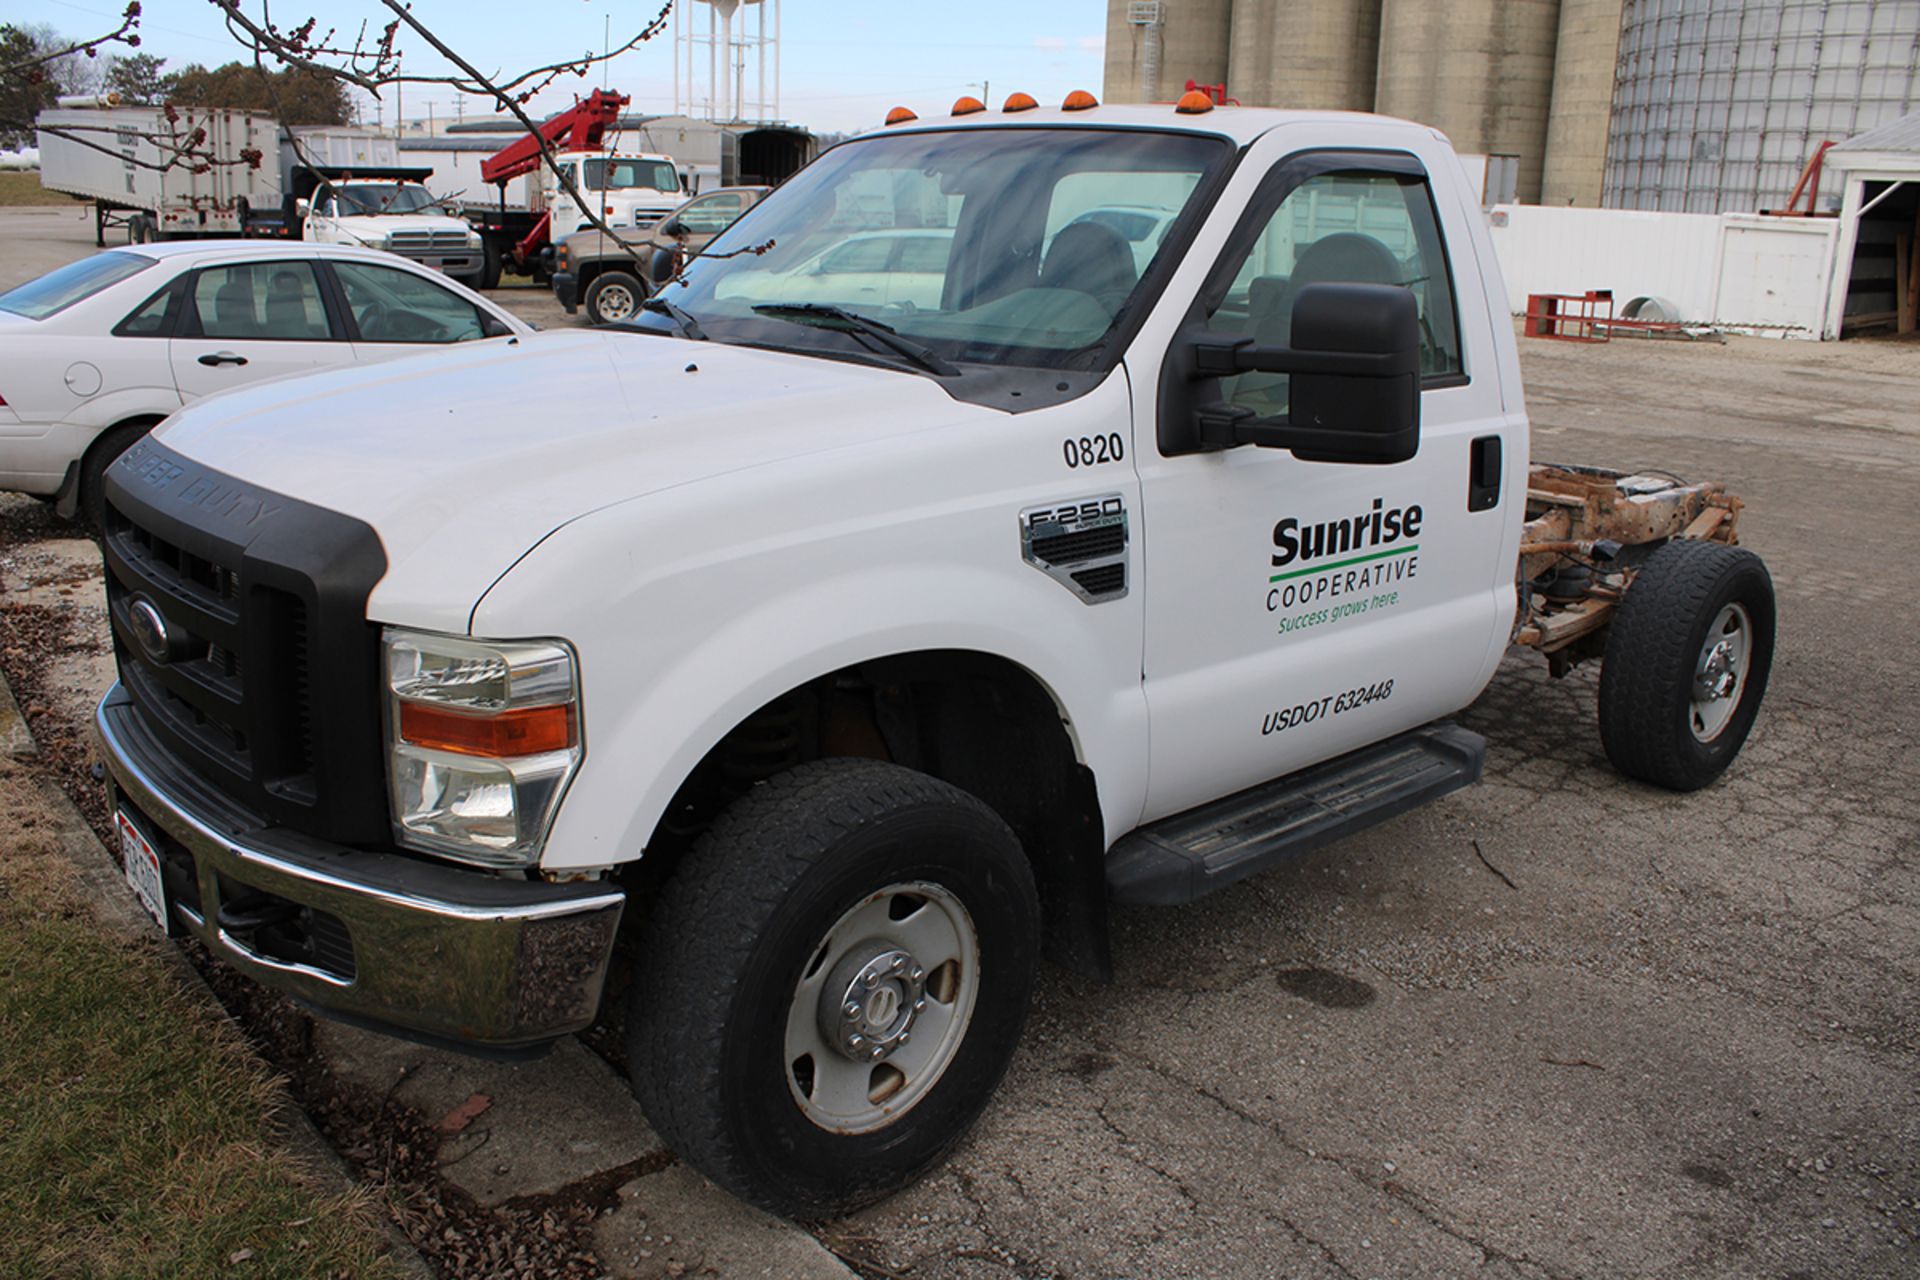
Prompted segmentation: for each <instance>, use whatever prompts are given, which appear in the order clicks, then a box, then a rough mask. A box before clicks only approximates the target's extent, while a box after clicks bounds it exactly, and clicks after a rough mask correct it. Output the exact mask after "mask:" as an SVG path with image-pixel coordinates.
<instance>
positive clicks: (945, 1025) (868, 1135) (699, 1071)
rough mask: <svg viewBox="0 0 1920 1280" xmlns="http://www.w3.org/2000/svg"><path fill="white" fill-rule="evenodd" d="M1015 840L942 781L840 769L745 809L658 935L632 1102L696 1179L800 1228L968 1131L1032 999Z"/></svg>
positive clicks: (688, 877)
mask: <svg viewBox="0 0 1920 1280" xmlns="http://www.w3.org/2000/svg"><path fill="white" fill-rule="evenodd" d="M1039 929H1040V914H1039V901H1038V896H1037V894H1036V891H1035V889H1034V882H1033V874H1032V871H1031V869H1030V867H1029V866H1028V864H1027V860H1026V856H1025V854H1024V853H1023V852H1022V851H1021V848H1020V845H1019V842H1018V841H1017V840H1016V839H1015V838H1014V835H1013V832H1012V831H1010V830H1009V829H1008V828H1007V825H1006V823H1004V822H1003V821H1001V820H1000V818H999V817H998V816H996V815H995V814H994V813H993V811H992V810H990V809H988V808H987V807H986V806H985V805H984V804H982V803H980V801H978V800H976V799H974V798H973V797H972V796H970V795H968V794H966V793H965V792H963V791H960V790H958V789H956V788H954V787H952V786H949V785H947V784H946V783H944V782H941V781H938V780H937V779H934V778H930V777H927V776H925V775H924V774H919V773H915V772H913V771H911V770H908V769H903V768H900V767H898V766H896V765H891V764H883V763H879V762H876V761H871V760H823V761H818V762H815V763H812V764H808V765H803V766H801V767H799V768H797V769H793V770H791V771H789V772H787V773H785V774H782V775H780V776H778V777H775V778H773V779H771V780H770V781H768V782H766V783H763V784H761V785H760V786H757V787H755V788H754V789H753V790H752V791H750V792H748V793H747V794H746V795H745V796H743V797H742V798H741V799H740V800H738V801H736V802H735V803H734V804H733V806H732V807H731V808H729V809H728V810H727V811H726V813H724V814H723V815H722V816H721V817H720V819H719V820H718V821H717V822H716V823H715V824H714V826H713V827H712V829H711V830H709V831H708V833H707V834H706V835H705V836H704V837H703V838H702V840H701V841H700V843H699V845H698V846H696V847H695V849H694V850H693V852H691V853H690V854H689V855H688V856H687V860H686V862H685V863H684V864H683V865H682V866H681V867H680V868H679V869H678V870H677V871H676V872H675V874H674V876H673V878H672V880H671V881H670V882H669V884H668V885H667V887H666V889H665V890H664V892H663V893H662V895H661V897H660V899H659V901H658V903H657V904H656V906H655V908H654V911H653V913H652V917H651V920H650V921H649V924H648V926H647V934H646V939H645V942H644V944H643V954H642V956H641V958H640V968H639V972H638V975H637V980H636V982H635V984H634V987H633V995H632V1006H631V1009H630V1011H629V1015H628V1021H627V1026H628V1031H627V1034H628V1053H629V1062H630V1065H631V1069H632V1072H633V1088H634V1092H635V1094H636V1095H638V1097H639V1099H640V1102H641V1105H642V1107H643V1108H644V1109H645V1110H646V1112H647V1115H648V1118H649V1119H651V1120H652V1121H653V1124H654V1126H655V1127H656V1128H657V1129H658V1130H659V1131H660V1134H661V1136H662V1137H664V1138H665V1139H666V1140H667V1142H668V1144H669V1145H671V1146H672V1147H673V1149H674V1150H675V1151H677V1152H678V1153H679V1154H680V1156H681V1157H682V1158H683V1159H685V1160H686V1161H687V1162H688V1163H689V1164H691V1165H693V1166H694V1167H695V1168H697V1169H699V1170H700V1171H701V1172H702V1173H705V1174H706V1175H707V1176H708V1177H710V1178H712V1179H713V1180H714V1181H715V1182H716V1183H718V1184H720V1185H721V1186H722V1187H725V1188H726V1189H727V1190H729V1191H731V1192H733V1193H734V1194H735V1195H738V1196H739V1197H741V1198H742V1199H744V1200H748V1201H751V1202H752V1203H754V1204H758V1205H760V1206H762V1207H764V1208H766V1209H769V1210H772V1211H773V1212H775V1213H780V1214H785V1215H787V1216H790V1217H817V1216H823V1215H830V1214H837V1213H842V1212H845V1211H847V1210H849V1209H852V1208H855V1207H858V1206H859V1205H862V1204H866V1203H869V1202H871V1201H873V1200H876V1199H879V1198H880V1197H882V1196H885V1195H887V1194H889V1193H891V1192H893V1191H895V1190H898V1189H899V1188H900V1187H902V1186H905V1185H906V1184H907V1183H909V1182H911V1181H912V1180H913V1179H914V1178H916V1177H918V1176H919V1175H920V1174H921V1173H922V1172H924V1171H925V1170H926V1169H927V1168H928V1167H930V1166H931V1165H933V1164H934V1163H935V1162H937V1161H938V1160H940V1159H941V1158H942V1157H943V1156H945V1155H946V1153H947V1152H948V1151H949V1150H950V1149H951V1148H952V1147H953V1145H954V1143H955V1142H957V1141H958V1140H959V1139H960V1138H961V1136H962V1135H964V1134H965V1133H966V1131H967V1130H968V1129H969V1128H970V1127H971V1126H972V1124H973V1122H974V1120H975V1119H976V1118H977V1117H978V1116H979V1114H980V1112H981V1110H982V1109H983V1108H984V1107H985V1106H986V1103H987V1100H988V1099H989V1098H990V1097H991V1096H992V1093H993V1090H994V1088H995V1086H996V1085H997V1084H998V1083H999V1081H1000V1077H1001V1076H1002V1075H1003V1074H1004V1073H1005V1071H1006V1068H1007V1064H1008V1062H1009V1061H1010V1060H1011V1058H1012V1056H1013V1049H1014V1045H1015V1044H1016V1042H1017V1041H1018V1040H1019V1037H1020V1031H1021V1028H1022V1027H1023V1026H1024V1025H1025V1022H1026V1015H1027V1003H1028V999H1029V997H1030V995H1031V993H1032V988H1033V977H1034V969H1035V965H1036V961H1037V956H1038V943H1039Z"/></svg>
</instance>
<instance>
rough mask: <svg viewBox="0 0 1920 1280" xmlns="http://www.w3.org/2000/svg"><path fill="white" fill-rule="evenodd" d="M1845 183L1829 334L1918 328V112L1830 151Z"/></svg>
mask: <svg viewBox="0 0 1920 1280" xmlns="http://www.w3.org/2000/svg"><path fill="white" fill-rule="evenodd" d="M1825 165H1826V166H1827V167H1828V168H1830V169H1832V170H1834V171H1835V173H1836V174H1837V175H1838V176H1839V178H1840V180H1841V185H1842V200H1841V206H1840V243H1839V246H1838V260H1837V264H1836V269H1835V270H1834V272H1833V278H1832V283H1831V285H1830V287H1829V290H1828V295H1827V312H1826V322H1825V325H1824V326H1823V330H1822V333H1821V336H1822V337H1825V338H1839V337H1845V336H1847V335H1849V334H1853V333H1861V332H1865V331H1867V330H1871V329H1886V328H1890V329H1892V330H1894V331H1895V332H1898V333H1911V332H1913V331H1914V329H1915V325H1916V317H1915V310H1916V307H1917V306H1920V111H1916V112H1914V113H1913V114H1912V115H1908V116H1902V117H1901V118H1900V119H1898V120H1895V121H1893V122H1892V123H1890V124H1883V125H1881V126H1880V127H1879V128H1877V129H1870V130H1868V131H1867V132H1865V133H1862V134H1859V135H1858V136H1856V137H1852V138H1849V139H1847V140H1846V141H1845V142H1842V143H1840V144H1839V145H1838V146H1835V147H1832V148H1830V149H1829V150H1828V151H1827V154H1826V158H1825Z"/></svg>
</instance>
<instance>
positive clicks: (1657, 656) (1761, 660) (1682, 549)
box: [1600, 539, 1774, 791]
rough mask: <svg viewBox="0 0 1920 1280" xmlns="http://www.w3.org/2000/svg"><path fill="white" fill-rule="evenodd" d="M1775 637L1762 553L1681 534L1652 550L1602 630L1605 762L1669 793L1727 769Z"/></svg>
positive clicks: (1763, 680) (1755, 703) (1756, 708)
mask: <svg viewBox="0 0 1920 1280" xmlns="http://www.w3.org/2000/svg"><path fill="white" fill-rule="evenodd" d="M1773 640H1774V599H1773V579H1772V578H1771V577H1770V576H1768V574H1767V566H1766V565H1765V564H1764V563H1762V561H1761V559H1760V557H1758V556H1756V555H1754V554H1753V553H1752V552H1751V551H1744V550H1742V549H1740V548H1739V547H1730V546H1727V545H1725V544H1724V543H1718V542H1700V541H1697V540H1688V539H1682V540H1678V541H1674V542H1669V543H1668V544H1667V545H1665V546H1664V547H1661V548H1660V549H1659V550H1658V551H1656V552H1654V553H1653V555H1652V556H1651V557H1649V558H1648V560H1647V562H1646V564H1645V565H1644V566H1642V568H1641V570H1640V573H1639V575H1638V576H1637V577H1636V578H1635V579H1634V580H1633V584H1632V585H1631V586H1630V587H1629V588H1628V589H1627V594H1626V596H1625V598H1624V599H1622V600H1621V602H1620V607H1619V609H1618V610H1617V611H1616V612H1615V614H1614V619H1613V623H1612V625H1611V627H1610V628H1609V630H1608V634H1607V654H1606V661H1605V665H1604V666H1603V667H1602V668H1601V671H1600V741H1601V742H1602V743H1603V744H1604V745H1605V747H1606V750H1607V759H1608V760H1610V761H1612V762H1613V767H1614V768H1616V769H1618V770H1619V771H1620V772H1621V773H1624V774H1626V775H1627V776H1628V777H1630V778H1638V779H1640V780H1641V781H1642V782H1651V783H1653V784H1655V785H1656V786H1662V787H1666V788H1668V789H1670V790H1673V791H1697V790H1698V789H1700V788H1701V787H1704V786H1706V785H1707V784H1708V783H1710V782H1712V781H1714V780H1715V779H1716V778H1718V777H1719V776H1720V775H1721V774H1722V773H1725V772H1726V770H1727V766H1728V765H1730V764H1732V763H1733V760H1734V757H1735V756H1737V755H1739V754H1740V748H1741V747H1742V746H1743V745H1744V744H1745V742H1746V740H1747V734H1748V733H1749V732H1750V731H1751V730H1752V728H1753V722H1754V717H1756V716H1757V715H1758V714H1759V713H1760V702H1761V699H1762V698H1764V697H1765V696H1766V691H1767V676H1768V674H1769V672H1770V671H1771V670H1772V667H1773Z"/></svg>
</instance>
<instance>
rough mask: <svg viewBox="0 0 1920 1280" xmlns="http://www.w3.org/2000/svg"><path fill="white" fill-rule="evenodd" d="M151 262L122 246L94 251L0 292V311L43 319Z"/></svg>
mask: <svg viewBox="0 0 1920 1280" xmlns="http://www.w3.org/2000/svg"><path fill="white" fill-rule="evenodd" d="M152 265H153V259H152V258H149V257H146V256H144V255H142V254H138V253H127V252H125V251H124V250H121V249H113V250H110V251H108V252H106V253H96V254H94V255H93V256H92V257H91V258H82V259H80V261H78V262H69V263H68V264H67V265H66V266H64V267H61V268H60V269H59V270H57V271H49V272H47V274H45V275H43V276H41V277H40V278H39V279H38V280H29V281H27V283H25V284H23V285H21V286H19V287H18V288H15V289H9V290H7V292H5V293H0V311H11V312H13V314H15V315H17V316H25V317H27V319H29V320H44V319H46V318H47V317H48V316H50V315H52V314H53V313H54V312H56V311H65V310H66V309H67V308H68V307H70V306H72V305H73V304H74V303H76V302H79V301H81V300H82V299H84V298H91V297H92V296H93V295H94V294H96V293H98V292H100V291H101V290H102V289H104V288H106V287H107V286H108V285H113V284H118V283H120V282H121V281H122V280H125V279H126V278H127V277H128V276H132V275H138V274H139V273H140V272H142V271H145V270H146V269H147V268H148V267H150V266H152Z"/></svg>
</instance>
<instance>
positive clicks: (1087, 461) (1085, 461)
mask: <svg viewBox="0 0 1920 1280" xmlns="http://www.w3.org/2000/svg"><path fill="white" fill-rule="evenodd" d="M1060 452H1061V453H1062V454H1063V455H1065V457H1066V459H1067V466H1068V467H1069V468H1076V467H1097V466H1099V465H1100V464H1101V463H1103V462H1118V461H1120V460H1121V459H1122V458H1124V457H1126V456H1127V446H1126V442H1125V441H1124V440H1122V439H1121V438H1120V433H1119V432H1118V431H1109V432H1107V433H1106V434H1104V435H1097V436H1069V437H1068V438H1067V439H1065V440H1062V441H1061V442H1060Z"/></svg>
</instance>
